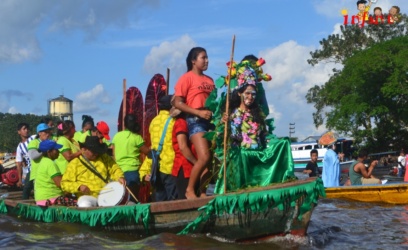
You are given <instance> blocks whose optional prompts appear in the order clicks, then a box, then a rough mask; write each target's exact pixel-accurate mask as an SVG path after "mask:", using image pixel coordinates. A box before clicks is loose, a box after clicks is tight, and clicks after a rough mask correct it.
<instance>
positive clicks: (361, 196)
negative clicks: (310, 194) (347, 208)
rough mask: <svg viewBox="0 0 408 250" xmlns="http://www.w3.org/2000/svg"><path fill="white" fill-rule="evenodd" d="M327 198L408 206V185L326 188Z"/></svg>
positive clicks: (392, 184) (391, 184)
mask: <svg viewBox="0 0 408 250" xmlns="http://www.w3.org/2000/svg"><path fill="white" fill-rule="evenodd" d="M325 191H326V198H329V199H345V200H354V201H362V202H376V203H388V204H408V183H403V182H401V183H390V184H384V185H381V184H378V185H361V186H342V187H332V188H326V189H325Z"/></svg>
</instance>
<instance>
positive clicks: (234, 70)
mask: <svg viewBox="0 0 408 250" xmlns="http://www.w3.org/2000/svg"><path fill="white" fill-rule="evenodd" d="M264 64H265V60H264V59H262V58H259V59H258V61H256V62H254V61H249V60H244V61H242V62H240V63H238V64H237V63H236V62H232V66H230V65H231V62H228V63H227V66H228V73H231V75H229V74H228V76H227V77H226V80H228V79H229V80H230V87H231V88H232V89H241V88H243V87H245V86H247V85H248V84H249V85H253V86H256V83H258V82H261V81H262V80H264V81H270V80H272V76H270V75H269V74H264V73H263V71H262V68H261V66H262V65H264ZM230 67H231V70H230Z"/></svg>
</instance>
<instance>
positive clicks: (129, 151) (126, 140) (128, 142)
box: [112, 129, 144, 172]
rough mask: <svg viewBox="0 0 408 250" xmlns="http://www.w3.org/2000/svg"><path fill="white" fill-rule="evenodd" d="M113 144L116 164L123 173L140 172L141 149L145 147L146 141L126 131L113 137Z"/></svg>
mask: <svg viewBox="0 0 408 250" xmlns="http://www.w3.org/2000/svg"><path fill="white" fill-rule="evenodd" d="M112 144H113V145H114V150H115V152H114V153H115V160H116V163H117V164H118V165H119V166H120V168H121V169H122V171H123V172H128V171H137V170H139V167H140V165H141V163H140V160H139V156H140V147H141V146H143V145H144V140H143V138H142V137H141V136H140V135H138V134H135V133H132V132H130V131H129V130H128V129H125V130H124V131H121V132H118V133H117V134H116V135H115V136H114V137H113V140H112Z"/></svg>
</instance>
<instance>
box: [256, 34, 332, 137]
mask: <svg viewBox="0 0 408 250" xmlns="http://www.w3.org/2000/svg"><path fill="white" fill-rule="evenodd" d="M315 49H316V48H314V47H308V46H302V45H300V44H298V43H296V42H295V41H288V42H285V43H282V44H280V45H278V46H277V47H275V48H271V49H267V50H264V51H261V52H260V53H259V55H260V56H262V57H263V58H264V59H265V61H266V64H265V66H264V67H263V70H264V72H265V73H269V74H271V75H272V77H273V79H272V81H271V82H265V83H264V84H265V90H266V94H267V100H268V104H269V107H270V110H271V114H270V116H271V117H274V118H275V126H276V129H275V133H276V134H277V135H278V136H287V135H288V134H289V123H295V124H296V125H295V134H294V135H293V136H295V137H298V138H299V139H300V140H301V139H303V138H306V137H307V136H309V135H316V134H321V130H322V129H323V130H324V127H323V128H320V127H319V128H318V129H316V128H315V127H314V124H313V118H312V113H313V111H314V108H313V106H312V105H311V104H307V102H306V98H305V96H306V94H307V91H308V90H309V89H310V88H311V87H313V86H314V85H321V84H324V83H325V82H326V81H327V80H328V79H329V75H330V74H332V68H334V66H335V65H334V64H330V63H320V64H317V65H315V66H314V67H313V66H311V65H309V64H308V63H307V59H309V58H310V51H313V50H315ZM271 107H272V108H271ZM283 114H284V115H283Z"/></svg>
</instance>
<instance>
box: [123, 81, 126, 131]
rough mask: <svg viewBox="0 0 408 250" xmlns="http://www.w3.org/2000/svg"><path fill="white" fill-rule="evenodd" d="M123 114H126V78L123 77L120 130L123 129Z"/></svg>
mask: <svg viewBox="0 0 408 250" xmlns="http://www.w3.org/2000/svg"><path fill="white" fill-rule="evenodd" d="M125 116H126V78H124V79H123V102H122V130H125Z"/></svg>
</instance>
